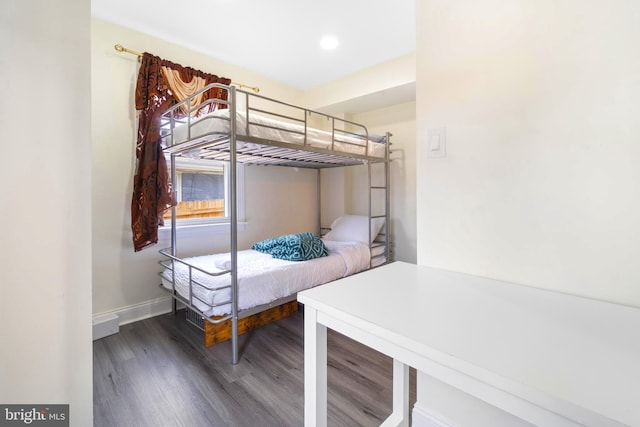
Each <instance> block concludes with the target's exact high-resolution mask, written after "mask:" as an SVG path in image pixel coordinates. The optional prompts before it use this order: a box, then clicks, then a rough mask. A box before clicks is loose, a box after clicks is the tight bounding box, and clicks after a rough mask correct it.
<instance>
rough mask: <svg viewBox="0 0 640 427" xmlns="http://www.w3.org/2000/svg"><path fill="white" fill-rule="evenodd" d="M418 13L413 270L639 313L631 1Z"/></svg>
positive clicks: (638, 148)
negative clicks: (437, 141) (434, 270)
mask: <svg viewBox="0 0 640 427" xmlns="http://www.w3.org/2000/svg"><path fill="white" fill-rule="evenodd" d="M416 7H417V9H416V15H417V58H418V59H417V94H416V96H417V115H416V117H417V123H418V128H417V132H418V151H417V153H418V169H417V182H418V184H417V194H418V199H417V216H418V220H417V223H418V228H417V230H418V263H419V264H424V265H429V266H434V267H439V268H444V269H449V270H454V271H460V272H464V273H470V274H474V275H479V276H485V277H491V278H496V279H502V280H506V281H511V282H517V283H521V284H525V285H531V286H537V287H542V288H548V289H552V290H555V291H560V292H567V293H571V294H577V295H582V296H586V297H591V298H597V299H602V300H607V301H612V302H616V303H621V304H628V305H631V306H636V307H638V306H640V287H638V283H640V263H638V262H636V258H637V254H638V253H640V238H639V237H640V221H638V217H639V216H638V213H639V212H640V197H639V196H640V193H639V186H638V184H637V183H638V182H640V168H638V167H637V165H638V164H639V162H640V144H639V143H638V135H640V120H639V116H638V111H639V102H640V101H639V100H640V77H639V76H640V55H638V54H637V43H635V40H640V26H638V25H637V23H638V22H639V21H640V3H638V2H636V1H633V0H616V1H613V2H608V3H604V2H601V1H596V0H587V1H585V0H581V1H578V0H543V1H535V2H534V1H502V0H483V1H476V0H466V1H464V0H463V1H456V2H451V1H446V0H430V1H428V2H416ZM437 127H446V132H447V157H446V158H444V159H429V160H428V159H426V148H425V145H426V131H427V129H429V128H437ZM428 381H429V380H428V378H424V377H420V378H419V379H418V394H419V397H418V400H419V402H418V407H423V408H426V409H429V405H430V403H429V401H428V399H427V398H425V397H424V396H425V395H427V391H428V390H427V387H429V385H428ZM451 399H452V400H457V402H449V404H448V406H449V407H450V408H451V407H454V408H455V407H458V408H460V407H464V399H463V398H462V397H461V396H458V397H457V398H456V397H455V396H452V397H451ZM432 409H434V410H436V411H438V410H439V409H440V408H437V407H435V408H432ZM487 410H488V409H487ZM445 415H446V414H445ZM460 425H476V424H475V423H468V424H460ZM494 425H512V424H509V423H503V424H500V423H499V424H494Z"/></svg>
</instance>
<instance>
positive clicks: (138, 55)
mask: <svg viewBox="0 0 640 427" xmlns="http://www.w3.org/2000/svg"><path fill="white" fill-rule="evenodd" d="M113 48H114V49H115V50H117V51H118V52H126V53H130V54H132V55H136V56H137V57H138V61H140V60H141V59H142V54H141V53H140V52H136V51H135V50H131V49H127V48H126V47H124V46H122V45H121V44H117V45H115V46H114V47H113ZM231 84H232V85H234V86H238V87H240V88H243V87H246V88H247V89H251V90H252V91H254V92H255V93H258V92H260V88H259V87H258V86H249V85H246V84H244V83H237V82H231Z"/></svg>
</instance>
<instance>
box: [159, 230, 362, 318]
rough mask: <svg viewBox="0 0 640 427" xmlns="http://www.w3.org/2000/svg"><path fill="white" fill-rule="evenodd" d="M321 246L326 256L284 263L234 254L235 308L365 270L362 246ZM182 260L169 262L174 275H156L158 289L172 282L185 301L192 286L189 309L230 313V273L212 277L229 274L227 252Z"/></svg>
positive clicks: (268, 257)
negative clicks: (159, 286)
mask: <svg viewBox="0 0 640 427" xmlns="http://www.w3.org/2000/svg"><path fill="white" fill-rule="evenodd" d="M324 243H325V245H326V247H327V249H328V251H329V255H328V256H324V257H321V258H315V259H311V260H308V261H285V260H282V259H276V258H273V257H272V256H271V255H269V254H265V253H262V252H258V251H255V250H253V249H248V250H243V251H238V261H237V263H238V309H239V310H246V309H249V308H252V307H256V306H259V305H263V304H268V303H270V302H272V301H275V300H277V299H280V298H284V297H286V296H290V295H294V294H295V293H297V292H299V291H301V290H304V289H308V288H311V287H314V286H317V285H321V284H323V283H328V282H331V281H333V280H337V279H340V278H342V277H346V276H349V275H351V274H354V273H357V272H359V271H362V270H365V269H367V268H369V265H370V252H369V246H367V245H366V244H364V243H361V242H337V241H330V240H325V241H324ZM183 261H184V263H183V262H180V261H174V262H173V264H174V267H173V268H174V270H175V273H173V272H172V271H171V269H166V270H165V271H163V272H162V273H161V278H162V285H163V286H164V287H165V288H166V289H168V290H170V291H171V290H172V289H173V285H172V282H173V281H174V280H173V277H175V290H176V292H177V293H178V294H179V295H180V296H181V297H182V298H183V299H185V300H186V301H189V295H190V293H189V287H191V296H192V305H193V306H194V307H196V308H197V309H198V310H200V311H201V312H202V313H203V314H204V315H206V316H223V315H226V314H229V313H230V312H231V305H230V303H229V301H230V299H231V290H230V288H229V287H228V286H229V283H230V281H231V277H230V274H228V273H227V274H222V275H211V274H219V273H222V272H224V271H226V270H229V268H230V264H231V260H230V255H229V253H221V254H214V255H204V256H198V257H192V258H185V259H184V260H183ZM189 265H191V266H193V267H195V268H190V267H189ZM197 269H201V270H204V271H206V272H208V273H211V274H207V273H204V272H203V271H199V270H197ZM190 275H191V279H190V277H189V276H190Z"/></svg>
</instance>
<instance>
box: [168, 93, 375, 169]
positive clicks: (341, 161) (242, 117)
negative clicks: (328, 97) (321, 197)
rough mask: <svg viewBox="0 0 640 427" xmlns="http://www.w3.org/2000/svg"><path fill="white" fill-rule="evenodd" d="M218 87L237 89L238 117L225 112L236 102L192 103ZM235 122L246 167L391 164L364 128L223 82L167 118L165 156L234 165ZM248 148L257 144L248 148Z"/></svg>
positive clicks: (181, 104) (185, 102) (178, 106)
mask: <svg viewBox="0 0 640 427" xmlns="http://www.w3.org/2000/svg"><path fill="white" fill-rule="evenodd" d="M212 88H221V89H225V90H231V89H233V91H234V93H235V94H236V95H235V96H236V99H237V102H236V104H237V105H236V114H235V116H234V117H231V115H230V110H231V108H228V109H227V108H222V109H221V108H220V106H222V107H229V106H230V101H226V100H224V99H221V98H212V99H207V100H205V101H202V102H200V103H197V104H195V105H192V104H191V100H192V98H196V97H199V96H200V95H201V94H202V93H204V92H206V91H208V90H210V89H212ZM241 105H242V107H240V106H241ZM203 112H204V113H203ZM312 118H313V119H314V120H315V121H313V126H312V123H311V122H312ZM232 121H233V122H235V125H236V126H235V128H236V137H237V139H238V140H239V141H242V142H243V143H242V144H240V146H238V158H237V161H238V162H241V163H252V164H277V165H284V166H298V167H316V168H320V167H332V166H344V165H350V164H363V163H365V162H367V161H378V162H382V161H385V153H384V150H382V149H380V147H377V146H378V145H379V144H384V141H378V142H372V141H371V140H370V134H369V131H368V130H367V128H366V126H364V125H362V124H359V123H356V122H352V121H350V120H345V119H341V118H339V117H335V116H331V115H328V114H325V113H322V112H319V111H315V110H310V109H307V108H303V107H298V106H296V105H293V104H289V103H286V102H283V101H278V100H275V99H272V98H268V97H265V96H262V95H258V94H255V93H252V92H247V91H243V90H241V89H236V88H231V87H229V86H225V85H221V84H219V83H214V84H211V85H208V86H206V87H205V88H203V89H202V90H201V91H199V92H197V93H195V94H194V95H193V96H192V97H189V98H186V99H184V100H183V101H182V102H179V103H177V104H176V105H174V106H173V107H171V108H170V109H169V110H167V111H166V112H165V113H164V114H163V116H162V119H161V135H162V144H163V147H164V151H165V152H166V153H169V154H172V153H179V154H180V155H185V153H188V154H186V155H196V156H200V157H202V158H212V159H215V160H222V161H228V160H229V158H228V153H229V151H230V150H229V146H228V144H229V139H230V138H229V137H230V132H231V129H232V128H233V126H232V123H231V122H232ZM246 143H252V144H248V147H247V144H246ZM256 145H262V146H263V147H256ZM265 146H266V147H265ZM268 147H273V148H275V150H269V148H268ZM373 148H376V149H375V150H374V149H373ZM304 151H307V152H308V153H307V154H303V153H304ZM309 152H310V153H311V154H309ZM331 154H334V155H335V154H339V155H338V156H335V157H332V156H330V155H331ZM323 156H324V157H323ZM327 156H328V157H327ZM292 162H298V163H299V164H292Z"/></svg>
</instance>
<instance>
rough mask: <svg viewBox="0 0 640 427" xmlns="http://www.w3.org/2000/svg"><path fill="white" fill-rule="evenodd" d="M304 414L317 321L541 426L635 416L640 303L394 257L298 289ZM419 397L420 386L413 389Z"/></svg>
mask: <svg viewBox="0 0 640 427" xmlns="http://www.w3.org/2000/svg"><path fill="white" fill-rule="evenodd" d="M298 300H299V301H300V302H302V303H303V304H304V305H305V312H304V315H305V329H304V333H305V425H306V426H324V425H326V420H327V346H326V337H327V335H326V333H327V330H326V328H327V327H329V328H331V329H334V330H336V331H338V332H340V333H342V334H344V335H346V336H348V337H350V338H352V339H355V340H357V341H359V342H361V343H363V344H365V345H367V346H369V347H372V348H374V349H376V350H378V351H380V352H382V353H384V354H387V355H389V356H390V357H392V358H393V359H394V365H393V366H394V370H393V372H394V379H393V384H394V397H393V399H394V400H393V414H392V415H391V416H390V417H389V418H388V419H387V420H386V421H385V423H384V424H383V425H385V426H390V425H394V426H395V425H397V426H405V425H408V421H407V420H408V414H409V405H408V367H409V366H412V367H415V368H416V369H417V370H419V371H422V372H424V373H426V374H428V375H431V376H433V377H436V378H438V379H440V380H442V381H444V382H446V383H448V384H450V385H452V386H454V387H456V388H458V389H461V390H463V391H465V392H467V393H469V394H471V395H473V396H476V397H477V398H480V399H482V400H484V401H486V402H488V403H490V404H492V405H494V406H497V407H498V408H500V409H502V410H505V411H507V412H509V413H511V414H513V415H515V416H517V417H520V418H522V419H524V420H527V421H529V422H531V423H533V424H535V425H540V426H554V427H556V426H557V427H560V426H571V427H575V426H579V425H585V426H594V427H596V426H597V427H606V426H622V425H629V426H640V310H639V309H636V308H632V307H627V306H621V305H616V304H609V303H605V302H600V301H595V300H590V299H586V298H579V297H573V296H569V295H564V294H559V293H555V292H550V291H544V290H540V289H536V288H530V287H524V286H518V285H513V284H508V283H504V282H499V281H495V280H489V279H483V278H479V277H474V276H468V275H464V274H458V273H452V272H447V271H443V270H437V269H432V268H428V267H421V266H416V265H414V264H407V263H401V262H395V263H392V264H389V265H386V266H383V267H380V268H377V269H373V270H370V271H367V272H364V273H361V274H357V275H354V276H351V277H347V278H345V279H341V280H338V281H336V282H333V283H330V284H327V285H323V286H319V287H316V288H313V289H309V290H306V291H303V292H301V293H299V294H298ZM418 399H420V396H418Z"/></svg>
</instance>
